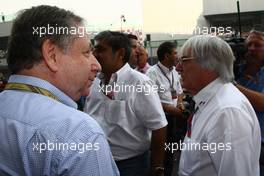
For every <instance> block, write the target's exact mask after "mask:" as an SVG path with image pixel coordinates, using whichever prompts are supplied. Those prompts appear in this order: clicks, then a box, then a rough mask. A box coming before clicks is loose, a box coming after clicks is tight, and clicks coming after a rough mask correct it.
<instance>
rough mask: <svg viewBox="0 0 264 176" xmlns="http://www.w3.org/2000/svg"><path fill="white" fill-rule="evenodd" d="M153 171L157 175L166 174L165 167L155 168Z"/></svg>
mask: <svg viewBox="0 0 264 176" xmlns="http://www.w3.org/2000/svg"><path fill="white" fill-rule="evenodd" d="M153 170H154V173H155V175H161V174H163V173H164V167H155V168H154V169H153Z"/></svg>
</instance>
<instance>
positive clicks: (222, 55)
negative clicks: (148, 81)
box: [176, 35, 261, 176]
mask: <svg viewBox="0 0 264 176" xmlns="http://www.w3.org/2000/svg"><path fill="white" fill-rule="evenodd" d="M233 61H234V56H233V53H232V50H231V48H230V47H229V45H228V44H227V43H226V42H224V41H223V40H222V39H220V38H218V37H215V36H209V35H201V36H194V37H192V38H190V39H188V40H187V41H186V43H185V44H184V45H183V47H182V49H181V52H180V57H179V59H178V64H177V67H176V68H177V70H178V72H180V73H181V77H182V86H183V87H184V88H185V89H187V90H188V91H190V92H191V94H192V95H193V96H194V101H195V103H196V105H195V111H194V112H193V115H192V116H190V117H189V119H188V128H187V130H188V131H187V134H186V136H185V140H184V143H183V144H182V145H181V147H182V150H183V151H182V155H181V159H180V168H179V175H181V176H183V175H196V176H204V175H210V176H214V175H218V176H224V175H225V176H226V175H230V176H231V175H232V176H248V175H250V176H257V175H259V162H258V160H259V154H260V141H261V138H260V128H259V123H258V120H257V117H256V114H255V112H254V109H253V108H252V106H251V104H250V103H249V101H248V99H247V98H246V97H245V96H244V95H243V94H242V93H241V92H240V91H239V90H238V89H237V88H236V87H235V86H234V85H233V84H232V83H231V82H232V80H233V79H234V74H233Z"/></svg>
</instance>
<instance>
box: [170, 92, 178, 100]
mask: <svg viewBox="0 0 264 176" xmlns="http://www.w3.org/2000/svg"><path fill="white" fill-rule="evenodd" d="M177 97H178V96H177V92H176V90H172V91H171V98H172V99H177Z"/></svg>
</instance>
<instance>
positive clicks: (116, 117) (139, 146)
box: [84, 64, 167, 160]
mask: <svg viewBox="0 0 264 176" xmlns="http://www.w3.org/2000/svg"><path fill="white" fill-rule="evenodd" d="M100 82H101V81H100V79H96V81H95V82H94V84H93V85H92V88H91V94H90V95H89V96H88V97H87V99H86V103H85V107H84V111H85V112H86V113H88V114H90V115H91V117H93V118H94V119H95V120H96V121H97V122H98V123H99V124H100V126H101V127H102V129H103V130H104V132H105V134H106V136H107V139H108V141H109V144H110V148H111V151H112V153H113V156H114V159H115V160H124V159H128V158H131V157H134V156H137V155H140V154H142V153H144V152H145V151H147V150H148V149H149V147H150V143H151V132H152V130H157V129H160V128H163V127H165V126H166V125H167V120H166V118H165V114H164V112H163V109H162V106H161V102H160V100H159V97H158V94H157V91H154V90H151V87H153V85H152V81H151V80H150V79H149V78H148V77H147V76H145V75H143V74H141V73H139V72H138V71H136V70H133V69H132V68H130V66H129V65H128V64H126V65H124V66H123V67H122V68H121V69H120V70H119V71H117V72H116V73H115V74H112V77H111V79H110V82H109V85H112V86H116V89H114V88H113V91H112V92H111V93H110V94H111V98H112V99H110V98H109V97H107V96H106V95H105V94H104V93H102V91H101V88H100ZM117 87H119V88H117ZM107 89H108V91H110V88H107ZM143 89H145V91H144V90H143ZM153 89H154V88H153Z"/></svg>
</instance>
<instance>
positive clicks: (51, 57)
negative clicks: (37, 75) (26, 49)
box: [41, 39, 59, 72]
mask: <svg viewBox="0 0 264 176" xmlns="http://www.w3.org/2000/svg"><path fill="white" fill-rule="evenodd" d="M41 49H42V55H43V61H44V62H45V63H46V65H47V66H48V68H49V69H50V70H51V71H53V72H56V71H58V64H59V63H58V60H57V59H58V57H56V54H57V53H56V51H57V50H58V47H57V45H55V44H54V43H52V42H51V41H50V40H49V39H47V40H45V41H44V42H43V44H42V48H41Z"/></svg>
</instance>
